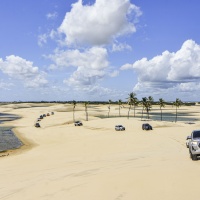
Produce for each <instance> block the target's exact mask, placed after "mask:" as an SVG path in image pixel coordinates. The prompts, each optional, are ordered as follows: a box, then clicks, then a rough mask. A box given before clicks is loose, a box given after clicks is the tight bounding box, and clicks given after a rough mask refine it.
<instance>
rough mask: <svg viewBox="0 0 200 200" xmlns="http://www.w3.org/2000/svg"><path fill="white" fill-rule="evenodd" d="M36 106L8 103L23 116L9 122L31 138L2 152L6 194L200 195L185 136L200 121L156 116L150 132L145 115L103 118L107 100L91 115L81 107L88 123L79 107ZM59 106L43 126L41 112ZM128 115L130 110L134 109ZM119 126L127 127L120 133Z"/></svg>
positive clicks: (113, 199) (84, 197)
mask: <svg viewBox="0 0 200 200" xmlns="http://www.w3.org/2000/svg"><path fill="white" fill-rule="evenodd" d="M32 106H33V104H26V105H24V106H22V105H21V108H20V107H18V109H16V105H14V106H13V105H7V106H1V107H0V112H7V113H13V114H18V115H20V116H22V118H21V119H19V120H16V121H12V122H7V123H6V124H3V125H2V126H8V125H14V126H15V127H16V128H15V132H16V134H17V136H18V137H19V138H21V139H22V141H23V142H24V146H23V147H22V148H20V149H18V150H16V151H12V152H11V153H10V154H9V156H4V157H0V169H1V170H0V173H1V175H0V177H1V178H0V199H5V200H11V199H12V200H18V199H24V200H36V199H39V200H54V199H56V200H58V199H59V200H66V199H67V200H90V199H91V200H144V199H145V200H146V199H150V200H151V199H152V200H158V199H159V200H160V199H163V200H179V199H181V200H186V199H192V198H194V199H198V189H199V176H198V172H199V169H200V161H196V162H194V161H192V160H191V159H190V158H189V153H188V149H187V148H186V146H185V138H186V136H187V135H189V134H190V133H191V131H192V130H194V129H200V122H199V121H196V122H195V124H186V123H183V122H177V123H174V122H161V121H150V122H149V123H150V124H151V125H152V126H153V127H154V129H153V130H152V131H143V130H142V129H141V125H142V123H144V121H141V119H140V118H133V117H131V118H130V119H127V118H126V117H116V118H104V119H100V118H97V117H95V116H96V115H97V114H98V115H105V116H106V115H107V114H108V111H107V106H106V105H102V106H96V107H92V105H90V108H88V112H89V121H85V112H84V107H83V106H82V107H81V105H77V111H76V112H75V117H76V119H77V120H82V122H83V126H82V127H75V126H74V125H73V123H72V121H73V120H72V117H73V113H72V110H70V106H71V105H59V104H52V105H48V106H46V105H45V104H43V105H41V106H40V107H32ZM65 109H66V110H67V111H66V112H61V111H63V110H65ZM166 109H167V108H166ZM169 109H172V108H169ZM173 109H174V108H173ZM51 111H54V112H55V115H51V116H49V117H46V118H44V119H43V120H42V121H41V122H40V124H41V128H35V127H34V122H35V121H36V119H37V117H39V116H40V115H41V114H43V113H47V112H51ZM58 111H60V112H58ZM181 111H184V112H194V111H195V112H196V116H198V114H197V113H198V112H199V113H200V107H199V106H194V107H181V108H180V109H179V112H181ZM158 112H159V110H158ZM121 114H123V115H127V109H122V110H121ZM110 115H116V116H117V115H118V106H117V105H116V106H114V105H112V106H111V111H110ZM131 115H133V110H132V111H131ZM116 124H122V125H124V126H125V127H126V131H119V132H117V131H115V130H114V126H115V125H116Z"/></svg>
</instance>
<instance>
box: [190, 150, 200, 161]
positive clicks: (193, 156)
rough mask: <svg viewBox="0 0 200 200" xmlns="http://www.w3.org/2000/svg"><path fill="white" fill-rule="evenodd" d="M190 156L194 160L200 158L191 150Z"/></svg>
mask: <svg viewBox="0 0 200 200" xmlns="http://www.w3.org/2000/svg"><path fill="white" fill-rule="evenodd" d="M190 158H191V159H192V160H198V158H197V155H195V154H194V155H193V154H192V153H191V151H190Z"/></svg>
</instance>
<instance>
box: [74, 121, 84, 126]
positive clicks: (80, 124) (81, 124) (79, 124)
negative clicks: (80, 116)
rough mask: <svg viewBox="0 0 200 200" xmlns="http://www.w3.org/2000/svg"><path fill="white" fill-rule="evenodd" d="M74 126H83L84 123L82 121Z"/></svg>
mask: <svg viewBox="0 0 200 200" xmlns="http://www.w3.org/2000/svg"><path fill="white" fill-rule="evenodd" d="M74 126H83V123H82V122H81V121H76V122H74Z"/></svg>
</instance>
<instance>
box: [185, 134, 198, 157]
mask: <svg viewBox="0 0 200 200" xmlns="http://www.w3.org/2000/svg"><path fill="white" fill-rule="evenodd" d="M187 140H188V141H189V142H188V147H189V153H190V157H191V159H192V160H198V156H200V130H194V131H193V132H192V133H191V136H188V137H187ZM186 146H187V144H186Z"/></svg>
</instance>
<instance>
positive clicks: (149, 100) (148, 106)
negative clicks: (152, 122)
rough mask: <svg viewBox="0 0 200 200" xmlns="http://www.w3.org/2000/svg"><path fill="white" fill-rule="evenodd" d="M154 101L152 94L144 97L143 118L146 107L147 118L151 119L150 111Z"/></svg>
mask: <svg viewBox="0 0 200 200" xmlns="http://www.w3.org/2000/svg"><path fill="white" fill-rule="evenodd" d="M152 103H153V97H152V96H149V97H148V98H147V97H143V98H142V118H143V111H144V109H145V110H146V112H147V118H148V119H149V111H150V110H151V106H152Z"/></svg>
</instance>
